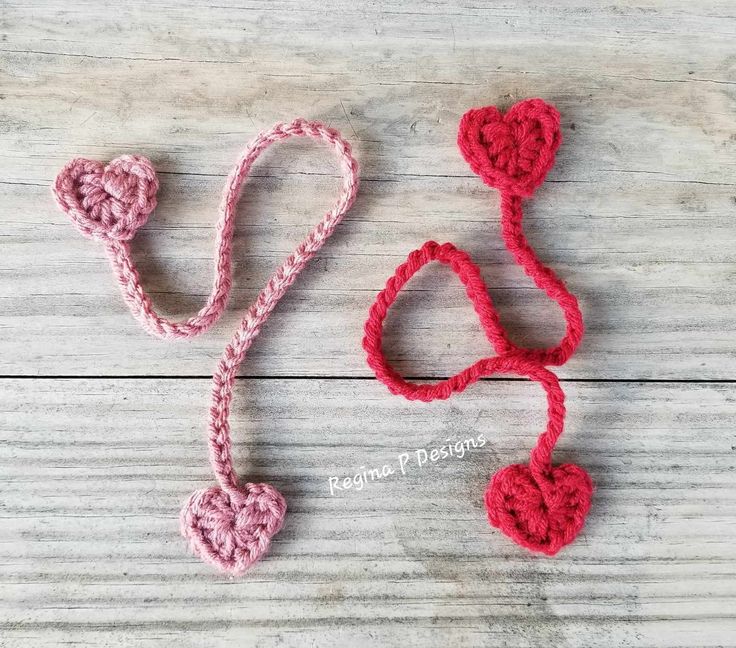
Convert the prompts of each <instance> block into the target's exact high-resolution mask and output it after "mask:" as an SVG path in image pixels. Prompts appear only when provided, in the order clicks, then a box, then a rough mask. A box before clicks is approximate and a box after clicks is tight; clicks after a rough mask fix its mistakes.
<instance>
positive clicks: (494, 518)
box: [363, 99, 593, 555]
mask: <svg viewBox="0 0 736 648" xmlns="http://www.w3.org/2000/svg"><path fill="white" fill-rule="evenodd" d="M560 142H561V136H560V130H559V113H558V112H557V110H556V109H555V108H554V107H553V106H550V105H549V104H546V103H545V102H544V101H542V100H541V99H530V100H526V101H522V102H520V103H518V104H516V105H515V106H513V107H512V108H511V109H510V110H509V111H508V112H507V113H506V114H505V115H502V114H501V113H500V112H499V111H498V110H497V109H496V108H495V107H493V106H488V107H485V108H480V109H474V110H470V111H468V112H467V113H466V114H465V115H464V116H463V118H462V120H461V122H460V129H459V133H458V146H459V148H460V150H461V152H462V154H463V156H464V157H465V159H466V160H467V161H468V163H469V164H470V166H471V168H472V169H473V171H474V172H476V173H477V174H478V175H480V176H481V178H482V179H483V181H484V182H485V183H486V184H488V185H489V186H492V187H496V188H498V189H499V191H500V193H501V224H502V232H503V240H504V243H505V245H506V247H507V248H508V249H509V251H510V252H511V253H512V254H513V256H514V258H515V259H516V261H517V263H519V264H520V265H521V266H522V267H523V268H524V271H525V272H526V273H527V275H529V277H531V278H532V280H533V281H534V283H535V284H536V285H537V286H538V287H539V288H540V289H542V290H544V291H545V293H546V294H547V295H548V296H549V297H551V298H552V299H554V300H555V301H556V302H557V303H558V304H559V305H560V308H561V309H562V312H563V315H564V317H565V321H566V323H567V330H566V333H565V336H564V337H563V339H562V340H561V342H560V343H559V344H558V345H557V346H555V347H552V348H549V349H524V348H520V347H518V346H517V345H515V344H514V343H513V342H512V341H511V340H510V339H509V337H508V335H507V333H506V331H505V329H504V327H503V325H502V324H501V322H500V320H499V317H498V314H497V312H496V310H495V308H494V306H493V302H492V300H491V297H490V295H489V293H488V289H487V286H486V284H485V282H484V281H483V278H482V277H481V274H480V269H479V268H478V266H477V265H475V263H473V261H472V260H471V259H470V257H469V256H468V254H467V253H465V252H464V251H462V250H458V249H457V248H456V247H455V246H454V245H452V244H450V243H445V244H442V245H440V244H438V243H435V242H434V241H428V242H427V243H425V244H424V245H423V246H422V247H421V248H420V249H418V250H414V251H413V252H411V253H410V254H409V256H408V258H407V260H406V262H404V263H403V264H401V265H400V266H399V267H398V268H397V269H396V272H395V273H394V275H393V276H392V277H391V278H390V279H389V280H388V281H387V282H386V287H385V288H384V289H383V290H382V291H381V292H380V293H379V294H378V296H377V297H376V300H375V302H374V303H373V305H372V306H371V308H370V311H369V315H368V320H367V322H366V324H365V337H364V339H363V347H364V349H365V350H366V352H367V356H368V365H369V366H370V367H371V369H373V371H374V373H375V374H376V377H377V378H378V379H379V380H380V381H381V382H383V383H384V384H385V385H386V386H387V387H388V389H389V390H390V391H391V393H393V394H399V395H401V396H404V397H405V398H407V399H409V400H420V401H424V402H429V401H432V400H436V399H445V398H449V397H450V395H451V394H453V393H454V392H461V391H463V390H464V389H465V388H466V387H468V385H470V384H472V383H474V382H476V381H478V380H479V379H480V378H482V377H485V376H490V375H492V374H496V373H501V374H517V375H520V376H524V377H526V378H529V379H530V380H533V381H536V382H539V383H540V384H541V385H542V386H543V388H544V389H545V391H546V392H547V402H548V410H547V415H548V423H547V428H546V430H545V431H544V432H543V433H542V435H541V436H540V437H539V438H538V440H537V444H536V446H535V447H534V449H533V450H532V452H531V457H530V462H529V466H526V465H521V464H517V465H513V466H508V467H506V468H504V469H503V470H501V471H499V472H498V473H496V475H494V477H493V478H492V479H491V482H490V484H489V486H488V489H487V491H486V494H485V504H486V509H487V512H488V519H489V521H490V523H491V524H492V525H493V526H495V527H497V528H499V529H500V530H501V531H502V532H503V533H505V534H506V535H508V536H509V537H511V538H512V539H513V540H514V541H515V542H517V543H518V544H520V545H522V546H524V547H526V548H528V549H531V550H533V551H540V552H543V553H546V554H548V555H554V554H555V553H557V552H558V551H559V550H560V549H561V548H562V547H563V546H565V545H566V544H568V543H570V542H572V540H574V539H575V537H576V536H577V534H578V533H579V531H580V529H581V528H582V526H583V524H584V521H585V516H586V515H587V513H588V510H589V509H590V501H591V497H592V492H593V484H592V481H591V480H590V477H589V476H588V474H587V473H586V472H585V471H584V470H583V469H582V468H580V467H578V466H575V465H573V464H563V465H561V466H556V467H553V465H552V450H553V449H554V446H555V444H556V443H557V440H558V438H559V436H560V435H561V434H562V431H563V428H564V420H565V407H564V394H563V392H562V389H561V388H560V385H559V381H558V380H557V377H556V376H555V375H554V374H553V373H552V372H550V371H549V370H548V369H546V368H545V365H562V364H564V363H565V362H567V360H568V359H569V358H570V356H571V355H572V354H573V353H574V352H575V349H577V347H578V345H579V344H580V340H581V339H582V336H583V330H584V326H583V318H582V315H581V313H580V308H579V306H578V302H577V299H576V298H575V296H574V295H572V294H571V293H570V291H569V290H568V289H567V287H566V286H565V284H564V282H563V281H562V280H561V279H559V278H558V277H557V275H556V274H555V273H554V272H553V271H552V270H551V269H550V268H548V267H547V266H545V265H544V264H543V263H542V262H541V261H540V260H539V258H538V257H537V255H536V253H535V252H534V250H533V249H532V247H531V246H530V245H529V243H528V242H527V240H526V237H525V236H524V232H523V229H522V207H521V202H522V197H528V196H531V195H532V194H533V192H534V190H535V189H536V187H537V186H539V185H540V184H541V183H542V182H543V180H544V177H545V176H546V174H547V172H548V171H549V169H550V168H551V167H552V165H553V164H554V154H555V152H556V150H557V148H558V147H559V145H560ZM432 261H439V262H440V263H443V264H445V265H447V266H449V267H450V268H451V269H452V270H453V272H455V274H457V275H458V277H459V278H460V281H461V282H462V283H463V285H464V286H465V290H466V293H467V295H468V298H469V299H470V301H471V302H472V304H473V307H474V308H475V311H476V313H477V314H478V317H479V319H480V322H481V326H482V328H483V330H484V332H485V334H486V337H487V338H488V340H489V342H490V343H491V345H492V347H493V349H494V351H495V352H496V354H497V356H496V357H490V358H483V359H481V360H478V361H477V362H475V363H473V364H472V365H470V366H469V367H466V368H465V369H463V370H462V371H460V372H458V373H456V374H455V375H453V376H451V377H450V378H447V379H444V380H440V381H438V382H435V383H425V384H417V383H412V382H409V381H407V380H405V379H404V378H402V377H401V376H400V375H399V373H398V372H397V371H396V370H395V369H393V367H391V365H390V363H389V362H388V360H387V359H386V357H385V355H384V353H383V349H382V335H383V324H384V321H385V319H386V316H387V314H388V311H389V309H390V307H391V306H392V304H393V303H394V301H395V300H396V297H397V295H398V294H399V292H400V291H401V289H402V288H403V287H404V285H405V284H406V283H407V281H409V279H411V277H413V276H414V274H415V273H416V272H417V271H418V270H419V269H421V268H422V267H423V266H424V265H426V264H427V263H430V262H432Z"/></svg>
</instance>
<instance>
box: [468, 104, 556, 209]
mask: <svg viewBox="0 0 736 648" xmlns="http://www.w3.org/2000/svg"><path fill="white" fill-rule="evenodd" d="M561 141H562V135H561V134H560V113H558V112H557V109H556V108H555V107H554V106H551V105H550V104H548V103H546V102H544V101H542V100H541V99H526V100H524V101H520V102H519V103H517V104H514V105H513V106H512V107H511V109H510V110H509V111H508V112H507V113H506V114H505V115H504V114H501V113H500V112H499V111H498V109H497V108H496V107H495V106H485V107H484V108H473V109H471V110H469V111H468V112H466V113H465V114H464V115H463V116H462V119H461V120H460V127H459V130H458V135H457V144H458V147H459V148H460V152H461V153H462V155H463V157H464V158H465V160H466V161H467V163H468V164H469V165H470V168H471V169H472V170H473V172H474V173H477V174H478V175H479V176H480V177H481V178H482V179H483V182H485V183H486V184H487V185H489V186H491V187H496V188H497V189H498V190H500V191H507V192H509V193H511V194H512V195H516V196H531V195H532V194H533V193H534V190H535V189H536V188H537V187H538V186H539V185H540V184H542V182H544V178H545V176H546V175H547V172H548V171H549V170H550V169H551V168H552V166H553V165H554V163H555V152H556V151H557V149H558V148H559V146H560V143H561Z"/></svg>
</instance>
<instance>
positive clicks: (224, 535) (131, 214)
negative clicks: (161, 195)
mask: <svg viewBox="0 0 736 648" xmlns="http://www.w3.org/2000/svg"><path fill="white" fill-rule="evenodd" d="M289 137H308V138H311V139H314V140H318V141H322V142H324V143H326V144H327V145H328V146H329V147H330V148H331V149H332V150H333V151H334V152H335V153H336V154H337V157H338V159H339V162H340V166H341V172H342V177H343V183H342V188H341V191H340V194H339V197H338V199H337V202H336V203H335V205H334V206H333V207H332V209H330V210H329V211H328V212H327V213H326V215H325V216H324V217H323V219H322V220H321V221H320V222H319V223H318V224H317V225H316V226H315V227H314V228H313V229H312V231H311V232H310V233H309V235H308V236H307V237H306V239H304V241H303V242H302V243H300V244H299V245H298V246H297V248H296V249H295V250H294V252H293V253H292V254H291V255H289V257H288V258H287V259H286V260H285V261H284V262H283V263H282V264H281V266H280V267H279V268H278V269H277V270H276V271H275V272H274V273H273V274H272V275H271V277H270V278H269V279H268V281H267V283H266V285H265V287H264V288H263V289H262V290H261V292H260V293H259V295H258V297H257V298H256V300H255V302H254V303H253V304H252V305H251V306H250V308H249V309H248V311H247V312H246V314H245V316H244V317H243V319H242V321H241V323H240V326H239V327H238V329H237V331H236V332H235V334H234V335H233V337H232V339H231V340H230V342H229V343H228V345H227V346H226V348H225V351H224V353H223V355H222V358H221V359H220V361H219V363H218V365H217V369H216V370H215V372H214V375H213V377H212V384H213V386H212V402H211V406H210V410H209V424H208V431H209V435H208V441H209V451H210V463H211V465H212V468H213V471H214V473H215V476H216V478H217V481H218V483H219V486H214V487H210V488H207V489H204V490H200V491H197V492H195V493H193V494H192V495H191V496H190V497H189V499H188V500H187V502H186V503H185V504H184V507H183V509H182V512H181V517H180V526H181V532H182V534H183V535H184V537H185V538H186V539H187V540H188V543H189V546H190V548H191V549H192V551H193V552H194V553H195V554H196V555H198V556H199V557H200V558H201V559H202V560H204V561H206V562H208V563H210V564H212V565H214V566H215V567H217V568H219V569H221V570H222V571H224V572H227V573H229V574H233V575H239V574H242V573H243V572H244V571H245V570H247V569H248V568H249V567H250V566H252V565H253V564H254V563H255V562H256V561H258V560H259V559H260V558H261V557H262V556H263V555H264V554H265V553H266V551H267V550H268V548H269V545H270V542H271V538H272V537H273V536H274V535H275V534H276V533H278V531H279V530H280V529H281V527H282V525H283V521H284V516H285V514H286V502H285V500H284V497H283V496H282V495H281V494H280V493H279V492H278V491H277V490H276V489H275V488H273V487H272V486H270V485H268V484H261V483H241V482H240V480H239V479H238V476H237V474H236V472H235V469H234V467H233V459H232V449H231V447H232V440H231V434H230V424H229V415H230V404H231V402H232V397H233V385H234V383H235V377H236V375H237V372H238V368H239V367H240V364H241V363H242V361H243V359H244V358H245V354H246V352H247V351H248V349H249V347H250V346H251V344H252V343H253V341H254V339H255V338H256V337H257V335H258V333H259V332H260V330H261V327H262V326H263V324H264V322H265V321H266V320H267V319H268V317H269V315H270V314H271V312H272V311H273V309H274V308H275V307H276V304H277V303H278V302H279V300H280V299H281V297H283V295H284V293H285V292H286V290H287V289H288V288H289V286H291V284H292V283H294V281H295V280H296V277H297V276H298V274H299V273H300V272H301V271H302V270H303V269H304V267H305V266H306V264H307V263H308V261H309V260H310V259H311V258H312V257H313V256H314V255H315V254H316V253H317V251H318V250H319V249H320V248H321V247H322V245H323V244H324V243H325V241H326V240H327V239H328V238H329V237H330V235H331V234H332V233H333V231H334V230H335V228H336V227H337V225H338V224H339V223H340V221H341V220H342V218H343V216H344V215H345V213H346V212H347V210H348V209H350V207H351V205H352V204H353V202H354V200H355V196H356V192H357V190H358V163H357V162H356V160H355V158H354V157H353V155H352V152H351V148H350V145H349V144H348V143H347V142H346V141H345V140H344V139H343V138H342V137H341V136H340V134H339V133H338V132H337V131H335V130H333V129H331V128H328V127H327V126H324V125H323V124H320V123H318V122H310V121H306V120H304V119H296V120H294V121H292V122H291V123H289V124H281V123H279V124H276V125H275V126H273V127H272V128H271V129H269V130H267V131H264V132H262V133H260V134H259V135H258V136H257V137H256V138H255V139H253V140H252V141H251V142H250V144H248V146H247V147H246V149H245V151H244V152H243V154H242V156H241V157H240V159H239V160H238V162H237V164H236V165H235V168H234V169H233V170H232V171H231V172H230V175H229V176H228V179H227V182H226V184H225V189H224V192H223V197H222V202H221V205H220V217H219V220H218V223H217V243H216V246H215V247H216V251H215V277H214V283H213V287H212V292H211V294H210V296H209V298H208V299H207V302H206V304H205V305H204V307H203V308H202V309H201V310H200V311H199V313H197V315H195V316H193V317H191V318H189V319H187V320H185V321H182V322H174V321H171V320H169V319H166V318H164V317H162V316H161V315H159V314H158V313H157V312H156V311H155V309H154V307H153V304H152V301H151V299H150V297H149V296H148V295H147V293H146V292H145V290H144V289H143V287H142V286H141V283H140V277H139V275H138V272H137V270H136V268H135V265H134V263H133V260H132V257H131V251H130V245H129V243H128V241H129V240H130V239H131V238H132V237H133V236H134V235H135V232H136V230H137V229H138V228H139V227H141V226H142V225H143V224H144V223H145V222H146V219H147V218H148V215H149V214H150V213H151V212H152V211H153V209H154V207H155V205H156V190H157V189H158V181H157V179H156V174H155V172H154V170H153V166H152V165H151V163H150V162H149V161H148V160H146V159H145V158H143V157H138V156H124V157H120V158H117V159H115V160H113V161H112V162H110V163H109V164H108V165H107V166H104V165H102V164H101V163H99V162H93V161H91V160H85V159H76V160H72V161H71V162H70V163H69V164H67V165H66V166H65V167H64V168H63V169H62V170H61V172H60V173H59V175H58V177H57V178H56V181H55V182H54V185H53V191H54V196H55V197H56V201H57V203H58V205H59V207H60V208H61V209H62V210H63V211H64V212H66V213H67V214H68V215H69V217H70V218H71V220H72V222H73V223H74V225H75V226H76V227H77V228H78V229H79V230H80V231H81V232H82V234H83V235H85V236H87V237H89V238H92V239H95V240H98V241H101V242H103V243H104V244H105V248H106V250H107V254H108V257H109V259H110V262H111V265H112V267H113V271H114V273H115V275H116V277H117V279H118V282H119V284H120V287H121V289H122V293H123V297H124V298H125V301H126V302H127V304H128V306H129V308H130V310H131V312H132V313H133V315H134V317H135V318H136V319H137V320H138V321H139V322H140V323H141V325H142V326H143V327H144V328H145V329H146V330H147V331H148V332H149V333H151V334H153V335H155V336H157V337H161V338H192V337H194V336H197V335H200V334H201V333H203V332H204V331H206V330H207V329H208V328H209V327H210V326H212V325H213V324H214V323H215V322H216V321H217V320H218V319H219V318H220V316H221V315H222V313H223V312H224V310H225V307H226V305H227V300H228V297H229V294H230V288H231V285H232V239H233V233H234V221H235V210H236V205H237V202H238V199H239V196H240V190H241V187H242V185H243V182H244V181H245V179H246V178H247V176H248V174H249V172H250V169H251V167H252V165H253V163H254V162H255V161H256V159H257V158H258V156H259V155H260V154H261V153H262V152H263V151H264V150H265V149H267V148H268V147H269V146H270V145H271V144H273V143H274V142H278V141H280V140H283V139H286V138H289Z"/></svg>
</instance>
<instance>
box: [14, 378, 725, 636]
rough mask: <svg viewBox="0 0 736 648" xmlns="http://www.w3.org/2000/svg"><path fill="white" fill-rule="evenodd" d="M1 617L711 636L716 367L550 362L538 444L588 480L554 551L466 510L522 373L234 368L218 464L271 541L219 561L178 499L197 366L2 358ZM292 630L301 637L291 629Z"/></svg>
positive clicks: (194, 464) (194, 630)
mask: <svg viewBox="0 0 736 648" xmlns="http://www.w3.org/2000/svg"><path fill="white" fill-rule="evenodd" d="M0 387H2V389H0V412H2V414H0V490H1V491H2V494H3V495H2V509H1V510H0V515H1V516H2V524H0V580H1V581H2V586H1V588H0V589H1V591H2V592H3V596H2V600H3V603H2V608H1V609H0V629H1V632H0V634H2V636H3V637H4V638H5V641H6V645H9V646H19V647H23V646H30V645H34V646H46V645H54V644H55V642H57V641H58V640H59V637H60V636H61V635H62V634H63V636H64V637H65V639H66V640H67V641H78V642H79V643H80V644H81V645H112V644H113V642H117V645H120V643H122V644H123V645H127V646H136V647H137V646H153V645H157V643H158V642H160V641H163V640H165V639H167V638H168V639H169V640H172V639H175V640H176V642H177V643H182V645H185V646H195V645H197V643H198V642H201V641H202V640H203V637H205V636H206V637H210V638H211V642H210V641H208V645H209V643H212V645H217V646H225V645H230V642H232V641H234V640H235V639H236V638H237V639H238V641H239V643H240V644H243V645H258V646H277V645H278V646H296V645H303V643H304V638H305V637H306V638H307V639H311V640H313V641H315V642H317V644H318V645H325V644H326V643H327V642H328V641H338V640H343V641H344V642H347V643H349V645H351V646H368V645H374V643H375V641H376V640H378V641H380V642H381V645H397V643H398V640H399V639H400V638H401V640H402V643H404V644H408V645H416V644H418V643H419V642H422V643H423V644H425V645H427V646H446V645H448V644H452V645H458V646H479V645H488V644H489V643H493V644H494V645H496V644H497V645H529V646H531V645H539V644H540V642H543V641H549V640H551V639H552V638H554V637H557V638H558V639H559V640H560V641H564V642H565V644H566V645H571V646H610V645H622V644H625V643H629V644H631V645H647V646H675V645H677V646H715V645H734V642H733V638H734V634H733V630H734V628H735V627H736V626H734V623H733V615H732V613H733V610H734V605H735V604H736V579H735V578H734V576H736V569H735V565H736V549H734V544H733V535H734V532H736V473H734V470H733V457H734V435H733V421H734V419H735V417H736V386H734V385H733V384H703V385H682V384H669V383H662V384H638V383H583V384H569V385H567V386H566V387H567V391H568V396H569V406H570V415H569V428H568V431H567V433H566V436H565V437H563V440H562V442H561V445H560V448H559V452H558V453H557V460H558V461H566V460H572V461H576V462H578V463H580V464H581V465H584V466H585V467H586V468H587V469H588V470H589V471H590V473H591V475H592V476H593V478H594V480H595V481H596V484H597V493H596V497H595V502H594V508H593V510H592V512H591V515H590V518H589V522H588V524H587V526H586V528H585V530H584V533H583V534H582V535H581V537H580V538H579V540H578V541H577V542H576V543H575V544H574V545H571V546H570V547H568V548H567V549H566V550H564V552H562V553H561V554H560V555H559V556H558V557H557V558H555V559H545V558H539V557H535V556H532V555H530V554H527V553H525V552H524V551H523V550H521V549H519V548H517V547H516V546H515V545H513V544H511V543H510V542H508V541H507V540H505V539H504V538H503V537H501V536H500V535H499V534H498V533H497V532H495V531H494V530H492V529H491V528H490V527H489V526H488V524H487V522H486V521H485V516H484V511H483V506H482V500H481V494H482V490H483V488H484V486H485V484H486V482H487V480H488V477H489V475H490V474H491V473H492V472H493V471H494V470H496V469H498V468H499V467H501V466H502V465H505V464H507V463H509V462H514V461H522V460H524V458H525V455H526V453H527V451H528V449H529V448H530V446H531V444H532V443H533V438H534V436H535V435H536V433H537V430H538V429H539V428H540V427H541V425H542V419H543V409H544V402H543V398H542V396H541V394H540V393H539V391H538V388H537V387H535V386H533V385H531V384H530V383H527V382H524V381H518V382H515V381H488V382H484V383H482V384H480V385H477V386H475V387H474V388H473V389H471V390H469V391H468V392H466V393H465V394H463V395H461V396H460V397H458V398H455V399H453V400H451V401H446V402H442V403H434V404H430V405H424V404H417V403H409V402H406V401H404V400H402V399H399V398H393V397H390V396H388V395H387V394H386V392H385V390H384V388H383V387H382V386H381V385H380V384H378V383H376V382H375V381H372V380H317V379H312V380H278V379H275V380H260V381H251V380H243V381H240V382H239V383H238V387H237V394H236V407H235V413H234V418H233V424H234V430H235V434H236V440H237V456H238V464H239V466H241V468H242V470H243V472H244V473H246V474H247V475H248V476H249V477H250V478H254V479H267V480H269V481H271V482H272V483H274V485H276V486H277V487H278V488H279V489H281V490H282V491H283V492H284V494H285V495H286V497H287V499H288V502H289V506H290V512H289V516H288V518H287V519H288V522H287V524H286V526H285V528H284V530H283V531H282V533H280V534H279V535H278V536H277V538H276V540H275V543H274V547H273V551H272V553H271V555H270V557H269V558H268V559H267V560H266V561H265V562H263V563H261V564H260V565H259V566H258V567H257V568H256V569H255V570H253V571H252V572H251V573H250V574H249V575H248V576H246V577H244V578H243V579H240V580H230V579H228V578H224V577H221V576H219V575H216V574H214V573H212V572H211V571H210V570H209V569H208V568H207V567H205V566H203V565H201V564H199V563H198V561H196V560H195V559H193V558H191V557H188V556H187V555H186V553H185V550H184V547H183V543H182V541H181V540H180V538H179V536H178V533H177V520H176V517H177V513H178V508H179V506H180V504H181V502H182V500H183V499H184V498H185V497H186V496H187V494H188V493H189V492H190V491H191V490H192V489H194V488H197V487H201V486H204V485H206V484H208V483H210V482H211V474H210V473H209V471H208V469H207V464H206V447H205V442H204V435H203V432H202V427H203V415H204V412H205V410H206V408H207V392H208V390H209V384H208V381H206V380H186V381H184V380H181V379H179V380H113V379H106V380H81V379H79V380H59V379H56V380H39V379H25V380H4V381H2V384H1V385H0ZM481 432H483V433H485V434H486V436H487V437H488V439H489V440H490V443H489V444H488V445H487V446H486V447H485V448H483V449H478V450H474V451H472V452H470V453H468V454H466V456H464V457H463V458H462V459H447V460H444V461H442V462H438V463H436V464H434V465H428V466H425V467H423V468H421V469H419V468H417V469H413V470H409V471H408V472H407V474H406V475H405V476H401V475H398V474H397V475H395V476H392V477H389V478H387V479H385V480H382V481H380V482H373V483H369V484H368V485H367V486H366V487H365V488H364V489H363V490H361V491H345V492H343V493H339V494H337V495H335V496H331V495H330V492H329V488H328V480H329V477H330V476H332V475H338V476H345V475H352V474H355V473H356V472H358V471H360V469H361V467H362V466H368V467H373V466H380V465H382V464H384V463H388V462H395V461H396V457H397V455H398V454H399V453H401V452H404V451H408V452H412V451H413V450H415V449H417V448H426V447H433V446H436V445H441V444H443V443H444V442H445V439H448V438H450V439H452V440H457V439H464V438H468V437H471V436H473V437H474V436H476V435H477V434H479V433H481ZM300 641H301V643H300Z"/></svg>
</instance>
